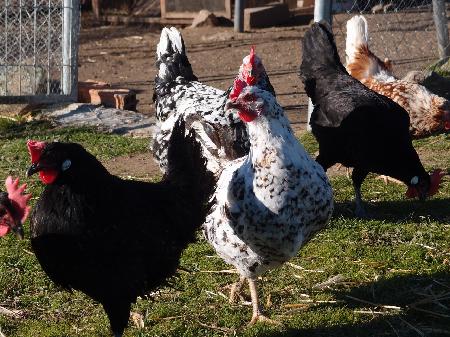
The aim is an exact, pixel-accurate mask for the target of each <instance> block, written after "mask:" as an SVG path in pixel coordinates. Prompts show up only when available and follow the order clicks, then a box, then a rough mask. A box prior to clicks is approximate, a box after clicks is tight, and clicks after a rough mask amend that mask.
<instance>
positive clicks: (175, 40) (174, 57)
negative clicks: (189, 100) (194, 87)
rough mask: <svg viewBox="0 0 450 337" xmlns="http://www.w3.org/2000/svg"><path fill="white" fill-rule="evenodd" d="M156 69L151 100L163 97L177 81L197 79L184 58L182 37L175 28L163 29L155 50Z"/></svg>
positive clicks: (185, 57) (184, 50)
mask: <svg viewBox="0 0 450 337" xmlns="http://www.w3.org/2000/svg"><path fill="white" fill-rule="evenodd" d="M156 68H157V70H158V73H157V75H156V78H155V91H154V93H153V100H154V101H156V100H157V99H158V97H159V96H164V95H165V94H167V93H168V92H169V90H170V87H171V86H172V85H174V84H175V80H178V81H186V82H189V81H196V80H197V77H196V76H195V75H194V73H193V72H192V67H191V64H190V63H189V60H188V58H187V56H186V49H185V46H184V41H183V37H182V36H181V33H180V32H179V31H178V30H177V29H176V28H175V27H171V28H163V30H162V31H161V37H160V38H159V43H158V47H157V48H156Z"/></svg>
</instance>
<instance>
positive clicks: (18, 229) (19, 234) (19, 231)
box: [11, 223, 25, 240]
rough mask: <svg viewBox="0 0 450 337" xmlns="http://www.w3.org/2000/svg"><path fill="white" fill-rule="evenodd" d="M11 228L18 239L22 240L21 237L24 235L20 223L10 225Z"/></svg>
mask: <svg viewBox="0 0 450 337" xmlns="http://www.w3.org/2000/svg"><path fill="white" fill-rule="evenodd" d="M11 230H12V231H13V232H14V233H15V234H16V236H17V237H18V238H19V239H20V240H23V238H24V237H25V234H24V231H23V226H22V224H20V223H19V224H17V225H16V226H14V227H12V228H11Z"/></svg>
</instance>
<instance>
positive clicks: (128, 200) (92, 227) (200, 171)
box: [28, 122, 214, 336]
mask: <svg viewBox="0 0 450 337" xmlns="http://www.w3.org/2000/svg"><path fill="white" fill-rule="evenodd" d="M184 134H185V125H184V122H180V123H177V124H176V126H175V129H174V131H173V133H172V136H171V139H170V145H169V150H168V170H167V173H166V176H165V178H164V179H163V180H162V181H161V182H159V183H147V182H140V181H130V180H123V179H120V178H118V177H116V176H113V175H111V174H109V173H108V171H107V170H106V169H105V168H104V167H103V165H102V164H101V163H100V162H99V161H98V160H97V159H96V158H95V157H94V156H93V155H91V154H90V153H88V152H87V151H86V150H85V149H84V148H83V147H82V146H81V145H78V144H74V143H48V144H46V143H43V142H33V141H29V143H28V147H29V150H30V154H31V158H32V162H33V164H32V166H31V167H30V169H29V171H28V174H29V175H30V174H33V173H35V172H39V174H40V177H41V180H42V181H43V182H44V183H45V184H47V186H46V188H45V190H44V192H43V193H42V195H41V196H40V198H39V200H38V202H37V204H36V207H35V209H34V211H33V214H32V216H31V243H32V246H33V250H34V252H35V253H36V256H37V258H38V260H39V262H40V264H41V266H42V268H43V269H44V271H45V272H46V273H47V275H48V276H49V277H50V278H51V279H52V280H53V281H54V282H55V283H57V284H59V285H61V286H63V287H64V288H67V289H78V290H81V291H82V292H84V293H86V294H87V295H88V296H90V297H91V298H93V299H94V300H96V301H98V302H100V303H101V304H102V305H103V308H104V309H105V311H106V313H107V315H108V318H109V321H110V324H111V329H112V331H113V333H114V335H115V336H121V335H122V333H123V331H124V329H125V327H126V325H127V322H128V318H129V311H130V305H131V303H133V302H135V301H136V298H137V296H140V295H143V294H144V293H145V292H148V291H149V290H152V289H154V288H156V287H158V286H160V285H161V284H163V283H164V282H165V280H166V279H167V278H168V277H170V276H171V275H173V274H174V273H175V271H176V269H177V267H178V264H179V258H180V255H181V253H182V252H183V250H184V248H185V247H186V246H187V244H188V243H189V242H191V241H193V240H194V238H195V231H196V230H197V229H198V228H199V227H200V226H201V224H202V223H203V221H204V219H205V214H206V213H205V212H206V211H207V207H206V204H207V200H208V198H209V194H210V191H212V189H213V188H212V187H213V185H214V180H213V176H212V174H210V173H208V171H207V170H206V163H205V160H204V159H203V157H202V155H201V149H200V145H199V144H198V143H197V142H196V141H195V135H193V134H190V135H189V136H186V137H185V136H184Z"/></svg>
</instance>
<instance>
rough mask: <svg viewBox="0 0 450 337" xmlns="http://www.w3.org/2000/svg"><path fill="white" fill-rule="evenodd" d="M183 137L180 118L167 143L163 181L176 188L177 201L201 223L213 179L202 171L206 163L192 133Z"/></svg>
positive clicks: (183, 125)
mask: <svg viewBox="0 0 450 337" xmlns="http://www.w3.org/2000/svg"><path fill="white" fill-rule="evenodd" d="M185 133H186V127H185V122H184V120H183V119H182V118H180V119H179V120H178V121H177V122H176V123H175V126H174V128H173V131H172V135H171V137H170V141H169V148H168V152H167V162H168V163H167V171H166V175H165V179H166V180H167V181H169V182H171V183H172V184H174V185H175V186H176V187H177V189H178V190H179V191H180V194H181V195H180V197H181V198H183V199H184V200H186V201H188V202H189V206H190V207H191V209H192V211H193V212H196V213H198V215H199V216H201V218H202V219H201V221H202V222H203V221H204V217H205V216H206V212H207V211H208V206H207V204H208V200H209V198H210V197H211V195H212V192H213V190H214V186H215V183H216V178H215V177H214V175H213V174H212V173H211V172H210V171H208V170H207V169H206V159H205V158H204V157H203V154H202V148H201V146H200V144H199V143H198V142H197V141H196V140H195V132H194V131H191V132H190V133H189V134H188V135H185Z"/></svg>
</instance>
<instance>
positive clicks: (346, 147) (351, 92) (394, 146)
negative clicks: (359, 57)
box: [300, 22, 441, 216]
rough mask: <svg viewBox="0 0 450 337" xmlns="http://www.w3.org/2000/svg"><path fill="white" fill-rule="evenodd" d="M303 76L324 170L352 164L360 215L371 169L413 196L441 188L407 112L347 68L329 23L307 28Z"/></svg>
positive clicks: (433, 191)
mask: <svg viewBox="0 0 450 337" xmlns="http://www.w3.org/2000/svg"><path fill="white" fill-rule="evenodd" d="M300 77H301V79H302V81H303V83H304V85H305V91H306V93H307V95H308V96H309V97H310V98H311V100H312V102H313V104H314V110H313V113H312V116H311V121H310V124H311V127H312V133H313V134H314V136H315V137H316V139H317V141H318V142H319V156H318V157H317V161H318V162H319V163H320V164H321V165H322V166H323V168H324V169H325V170H327V169H328V168H329V167H331V166H332V165H334V164H335V163H342V164H343V165H345V166H348V167H353V173H352V180H353V185H354V188H355V201H356V215H357V216H365V211H364V208H363V206H362V200H361V184H362V182H363V181H364V179H365V178H366V176H367V175H368V174H369V172H374V173H378V174H384V175H388V176H391V177H393V178H396V179H398V180H400V181H402V182H404V183H405V184H406V185H408V186H409V188H408V191H407V196H409V197H414V196H419V198H420V199H422V200H423V199H425V198H426V197H427V196H430V195H432V194H434V193H436V192H437V190H438V188H439V183H440V179H441V174H440V172H439V171H435V172H434V173H433V175H431V176H430V175H429V174H428V173H427V172H426V171H425V169H424V167H423V166H422V163H421V162H420V159H419V156H418V155H417V153H416V151H415V150H414V147H413V146H412V140H411V136H410V134H409V116H408V113H407V112H406V111H405V110H404V109H403V108H402V107H401V106H400V105H398V104H397V103H395V102H393V101H392V100H390V99H389V98H387V97H385V96H382V95H379V94H377V93H375V92H374V91H372V90H370V89H368V88H366V87H365V86H364V85H363V84H361V83H360V82H359V81H358V80H356V79H354V78H353V77H351V76H350V75H349V74H348V73H347V71H346V70H345V68H344V66H343V65H342V63H341V61H340V59H339V55H338V52H337V49H336V45H335V43H334V38H333V35H332V33H331V29H330V27H329V25H328V24H327V23H325V22H321V23H314V24H313V25H312V26H311V28H310V29H309V30H308V31H307V32H306V33H305V37H304V40H303V60H302V64H301V66H300Z"/></svg>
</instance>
